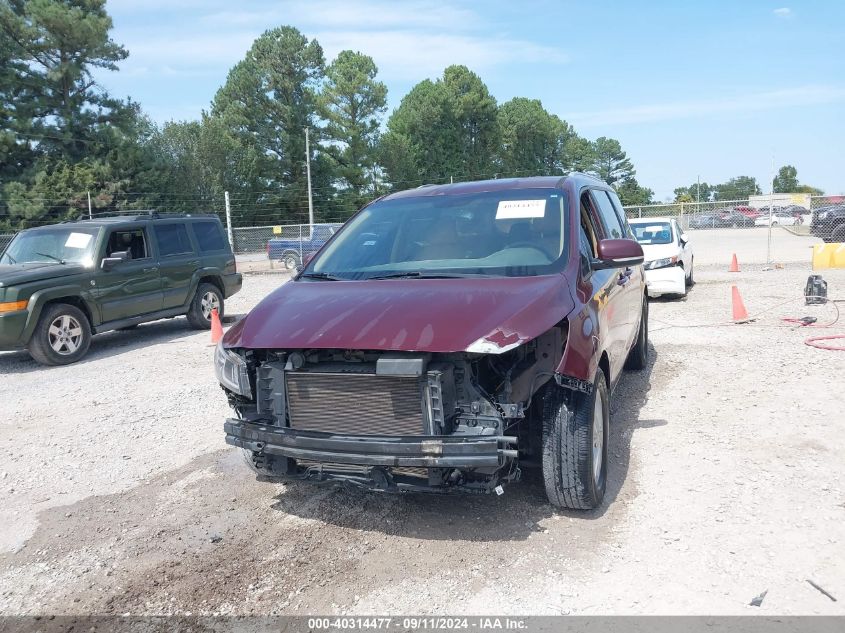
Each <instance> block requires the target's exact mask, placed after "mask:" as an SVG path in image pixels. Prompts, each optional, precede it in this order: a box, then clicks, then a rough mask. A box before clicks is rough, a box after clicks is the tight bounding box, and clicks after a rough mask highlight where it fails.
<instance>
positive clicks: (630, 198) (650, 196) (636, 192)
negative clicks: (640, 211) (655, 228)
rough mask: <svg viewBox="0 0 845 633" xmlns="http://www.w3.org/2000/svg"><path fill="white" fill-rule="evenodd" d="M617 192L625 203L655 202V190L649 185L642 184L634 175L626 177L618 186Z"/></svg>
mask: <svg viewBox="0 0 845 633" xmlns="http://www.w3.org/2000/svg"><path fill="white" fill-rule="evenodd" d="M616 193H617V194H619V199H620V200H621V201H622V204H623V205H626V206H627V205H633V204H652V203H653V202H654V191H652V190H651V189H649V188H647V187H642V186H640V183H638V182H637V179H636V178H634V177H633V176H629V177H627V178H625V180H623V181H622V182H621V183H619V185H618V186H617V187H616Z"/></svg>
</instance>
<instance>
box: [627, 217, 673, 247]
mask: <svg viewBox="0 0 845 633" xmlns="http://www.w3.org/2000/svg"><path fill="white" fill-rule="evenodd" d="M630 224H631V230H632V231H633V232H634V237H636V238H637V241H638V242H639V243H640V244H671V243H672V226H671V225H670V224H669V223H668V222H649V223H639V222H631V223H630Z"/></svg>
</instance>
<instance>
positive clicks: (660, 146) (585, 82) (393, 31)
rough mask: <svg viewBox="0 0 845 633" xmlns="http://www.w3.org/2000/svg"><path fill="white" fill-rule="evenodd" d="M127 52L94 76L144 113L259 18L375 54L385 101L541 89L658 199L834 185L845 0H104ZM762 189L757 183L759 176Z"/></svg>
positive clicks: (174, 102) (234, 47) (209, 86)
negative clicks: (792, 175)
mask: <svg viewBox="0 0 845 633" xmlns="http://www.w3.org/2000/svg"><path fill="white" fill-rule="evenodd" d="M107 8H108V11H109V12H110V14H111V15H112V18H113V20H114V26H115V28H114V31H113V38H114V40H115V41H117V42H119V43H121V44H123V45H125V46H126V47H127V49H128V50H129V53H130V56H129V58H128V59H127V60H126V61H125V62H123V64H121V70H120V72H117V73H106V74H103V75H100V76H99V79H100V83H101V84H102V85H103V86H104V87H105V88H106V89H108V90H109V91H110V92H112V93H113V94H115V95H116V96H123V97H125V96H131V97H132V98H133V99H134V100H136V101H138V102H140V104H141V106H142V108H143V109H144V110H145V111H146V112H147V113H148V114H149V115H150V116H151V117H152V118H153V119H155V120H156V121H158V122H164V121H167V120H170V119H176V120H182V119H195V118H197V117H199V115H200V112H201V111H202V110H203V109H204V108H207V107H208V104H209V102H210V101H211V99H212V97H213V96H214V93H215V92H216V90H217V89H218V87H219V86H220V85H221V84H222V83H223V82H224V81H225V79H226V75H227V73H228V71H229V69H230V68H231V67H232V66H233V65H234V64H235V63H236V62H237V61H238V60H240V59H241V58H242V57H243V55H244V53H245V52H246V50H247V49H248V48H249V46H250V45H251V43H252V41H253V40H254V39H255V37H257V36H258V35H260V34H261V33H262V32H263V31H265V30H267V29H269V28H273V27H276V26H279V25H283V24H289V25H292V26H295V27H297V28H298V29H299V30H301V31H302V32H303V33H304V34H305V35H306V36H308V37H309V38H316V39H317V40H318V41H319V42H320V44H321V45H322V47H323V50H324V52H325V55H326V60H327V62H328V61H330V60H331V59H333V58H334V56H336V55H337V53H338V52H339V51H341V50H344V49H352V50H357V51H361V52H363V53H366V54H368V55H370V56H372V57H373V58H374V59H375V61H376V64H377V65H378V67H379V77H380V79H381V80H382V81H384V82H385V83H386V84H387V87H388V91H389V110H388V114H389V112H390V111H392V109H393V108H395V107H396V106H397V105H398V103H399V101H400V100H401V98H402V96H403V95H404V94H405V93H406V92H407V91H408V90H409V89H410V88H411V87H412V86H413V85H414V84H415V83H417V82H418V81H421V80H422V79H425V78H435V77H437V76H439V75H440V74H441V73H442V71H443V68H445V67H446V66H448V65H450V64H464V65H466V66H468V67H469V68H471V69H472V70H474V71H475V72H476V73H478V74H479V75H480V76H481V78H482V79H483V80H484V82H485V83H486V84H487V86H488V87H489V88H490V91H491V92H492V93H493V95H494V96H495V97H496V99H497V100H498V101H499V102H500V103H502V102H505V101H507V100H509V99H511V98H512V97H515V96H523V97H529V98H536V99H540V100H541V101H542V102H543V105H544V106H545V107H546V109H547V110H549V111H551V112H554V113H555V114H557V115H559V116H560V117H562V118H563V119H565V120H567V121H569V122H570V123H572V124H573V125H574V126H575V128H576V130H577V131H578V133H579V134H581V135H582V136H586V137H587V138H590V139H594V138H597V137H599V136H611V137H614V138H617V139H619V140H620V142H621V143H622V146H623V148H624V149H625V150H626V151H627V152H628V155H629V156H630V157H631V158H632V160H633V161H634V164H635V166H636V168H637V178H638V180H639V181H640V183H641V184H643V185H645V186H648V187H651V188H652V189H653V190H654V191H655V192H656V194H657V197H658V198H659V199H661V200H662V199H664V198H667V197H670V196H671V195H672V190H673V189H674V188H675V187H676V186H679V185H687V184H690V183H692V182H695V180H696V177H697V176H700V177H701V180H702V181H706V182H710V183H717V182H723V181H725V180H727V179H728V178H730V177H733V176H738V175H750V176H755V177H756V178H757V179H758V181H759V182H761V183H768V182H770V180H771V168H772V157H773V156H774V161H775V164H776V166H778V167H779V166H780V165H783V164H787V163H788V164H793V165H795V166H796V167H797V168H798V176H799V179H800V180H801V181H802V182H804V183H806V184H811V185H814V186H817V187H820V188H822V189H824V190H825V191H826V192H827V193H831V194H834V193H836V194H839V193H845V159H844V158H843V148H845V26H843V25H845V2H843V1H842V0H827V1H812V0H808V1H801V2H798V1H797V0H795V1H790V0H777V1H775V2H767V1H764V0H733V1H725V0H708V1H705V0H699V1H698V2H686V1H684V0H674V1H671V2H668V1H667V2H658V1H654V2H647V3H646V2H623V1H605V2H586V1H582V2H565V1H558V2H553V1H537V2H531V1H528V0H523V1H522V2H515V1H500V0H490V1H488V2H458V1H453V2H434V1H429V0H409V1H407V2H388V1H384V0H289V1H277V2H270V1H263V2H262V1H258V0H240V1H239V2H231V0H110V1H109V2H108V5H107ZM764 188H765V189H766V190H768V184H764Z"/></svg>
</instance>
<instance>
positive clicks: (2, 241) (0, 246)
mask: <svg viewBox="0 0 845 633" xmlns="http://www.w3.org/2000/svg"><path fill="white" fill-rule="evenodd" d="M13 237H15V234H14V233H0V253H2V252H3V251H5V250H6V247H7V246H8V245H9V242H11V241H12V238H13Z"/></svg>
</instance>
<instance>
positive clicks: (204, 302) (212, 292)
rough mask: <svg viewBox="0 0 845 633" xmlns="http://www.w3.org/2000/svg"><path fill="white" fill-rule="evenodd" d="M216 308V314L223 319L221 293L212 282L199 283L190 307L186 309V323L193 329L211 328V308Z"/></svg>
mask: <svg viewBox="0 0 845 633" xmlns="http://www.w3.org/2000/svg"><path fill="white" fill-rule="evenodd" d="M213 308H217V316H219V317H220V320H221V322H222V320H223V293H222V292H220V288H218V287H217V286H215V285H214V284H200V285H199V287H198V288H197V292H196V294H194V298H193V299H192V300H191V309H190V310H188V314H187V315H186V316H187V317H188V323H190V325H191V327H192V328H194V329H195V330H208V329H210V328H211V310H212V309H213Z"/></svg>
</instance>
